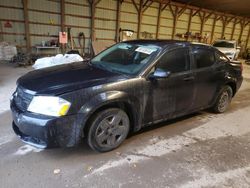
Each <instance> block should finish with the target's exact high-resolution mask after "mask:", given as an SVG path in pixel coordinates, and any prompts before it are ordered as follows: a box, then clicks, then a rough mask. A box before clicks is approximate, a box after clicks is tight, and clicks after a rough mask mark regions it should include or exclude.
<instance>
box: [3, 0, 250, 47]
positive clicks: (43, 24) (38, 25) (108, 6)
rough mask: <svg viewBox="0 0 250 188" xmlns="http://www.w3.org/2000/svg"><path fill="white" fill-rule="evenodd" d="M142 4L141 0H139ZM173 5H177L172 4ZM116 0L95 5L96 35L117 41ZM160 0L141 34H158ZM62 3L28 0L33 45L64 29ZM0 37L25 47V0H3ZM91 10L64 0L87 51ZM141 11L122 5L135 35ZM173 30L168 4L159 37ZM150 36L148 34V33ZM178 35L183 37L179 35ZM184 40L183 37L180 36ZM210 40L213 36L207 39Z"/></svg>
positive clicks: (195, 23)
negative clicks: (83, 39) (7, 25)
mask: <svg viewBox="0 0 250 188" xmlns="http://www.w3.org/2000/svg"><path fill="white" fill-rule="evenodd" d="M136 3H137V5H138V7H139V0H136ZM173 8H175V7H174V6H173ZM116 9H117V1H116V0H101V1H100V2H99V3H98V4H97V7H96V14H95V37H96V39H97V40H99V41H114V40H115V37H116V36H115V35H116V19H117V18H116V17H117V13H116ZM158 9H159V3H157V2H154V3H152V4H151V5H150V7H148V8H147V9H146V10H145V11H144V12H143V14H142V20H141V33H140V38H145V36H146V35H145V34H147V33H150V34H151V36H152V38H156V35H157V33H156V32H157V16H158ZM60 11H61V5H60V1H59V0H29V3H28V14H29V27H30V36H31V45H32V46H35V45H37V44H41V42H42V41H47V40H51V39H53V38H56V36H57V35H58V32H59V31H60V30H61V13H60ZM190 11H191V10H190V9H186V10H185V11H184V12H183V13H182V14H181V15H180V17H179V18H178V21H177V23H176V30H175V33H176V34H178V33H179V34H184V33H186V32H187V28H188V21H189V14H190ZM214 16H215V15H211V16H210V17H209V18H208V19H207V21H206V22H205V24H204V28H203V34H205V33H206V34H208V35H209V36H210V37H211V35H212V27H213V22H214ZM0 21H1V25H0V31H1V36H0V39H1V40H4V41H8V42H11V43H14V44H16V45H19V46H20V47H21V48H23V49H25V48H26V41H25V27H24V16H23V5H22V0H11V1H10V0H1V1H0ZM7 21H9V22H10V23H11V24H12V27H11V28H7V27H5V26H4V25H5V23H6V22H7ZM90 22H91V13H90V6H89V3H88V0H65V27H70V28H71V33H72V35H73V37H74V41H75V47H76V48H77V49H80V45H79V42H78V34H79V33H80V32H84V34H85V37H86V48H85V52H89V45H90V42H89V41H90V35H91V31H90V27H91V26H90V24H91V23H90ZM233 22H234V20H231V21H230V22H229V23H228V24H227V26H226V28H225V33H224V36H225V38H226V39H231V36H232V30H233V25H234V23H233ZM137 23H138V13H137V10H136V8H135V6H134V5H133V3H132V1H131V0H124V1H123V3H122V6H121V19H120V26H121V28H122V29H131V30H134V31H135V34H134V35H133V38H136V37H137V32H138V31H137V29H138V28H137ZM249 27H250V24H248V25H247V26H246V27H245V28H244V30H243V32H242V37H241V40H242V45H243V46H244V44H245V43H246V39H247V35H248V32H249V29H250V28H249ZM222 28H223V24H222V21H221V20H218V21H216V24H215V27H214V35H213V40H216V39H220V38H221V35H222V34H221V33H222ZM200 29H201V19H200V17H199V15H198V14H196V15H195V16H193V17H192V21H191V25H190V32H192V33H200ZM240 31H241V25H240V23H237V24H236V26H235V31H234V35H233V37H232V38H233V39H235V40H238V38H239V37H240ZM172 32H173V15H172V13H171V10H170V8H169V6H167V7H166V8H165V9H164V10H163V11H162V12H161V17H160V24H159V37H158V38H160V39H171V37H172ZM147 37H148V35H147ZM174 38H175V39H180V38H178V37H177V36H175V37H174ZM181 40H183V39H181ZM208 41H210V40H208ZM248 47H250V42H248Z"/></svg>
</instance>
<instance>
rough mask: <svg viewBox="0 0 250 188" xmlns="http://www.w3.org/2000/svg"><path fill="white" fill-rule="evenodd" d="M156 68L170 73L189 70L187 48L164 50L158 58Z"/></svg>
mask: <svg viewBox="0 0 250 188" xmlns="http://www.w3.org/2000/svg"><path fill="white" fill-rule="evenodd" d="M156 68H158V69H162V70H164V71H169V72H171V73H178V72H184V71H188V70H190V58H189V49H188V48H183V49H176V50H173V51H170V52H166V53H165V54H164V55H163V56H162V57H161V58H160V60H159V62H158V64H157V65H156Z"/></svg>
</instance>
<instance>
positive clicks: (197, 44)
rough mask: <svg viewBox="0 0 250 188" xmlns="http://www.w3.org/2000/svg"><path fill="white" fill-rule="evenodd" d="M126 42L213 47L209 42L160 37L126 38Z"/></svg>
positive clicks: (163, 45)
mask: <svg viewBox="0 0 250 188" xmlns="http://www.w3.org/2000/svg"><path fill="white" fill-rule="evenodd" d="M124 42H126V43H130V44H138V43H139V44H149V45H157V46H160V47H162V48H163V47H167V46H171V45H175V46H176V45H182V46H194V47H202V48H209V49H211V48H212V49H214V47H213V46H211V45H209V44H204V43H198V42H188V41H182V40H161V39H153V40H151V39H150V40H148V39H147V40H145V39H139V40H128V41H124Z"/></svg>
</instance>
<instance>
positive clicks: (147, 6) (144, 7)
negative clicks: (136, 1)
mask: <svg viewBox="0 0 250 188" xmlns="http://www.w3.org/2000/svg"><path fill="white" fill-rule="evenodd" d="M147 1H148V2H149V0H147ZM152 4H153V1H152V0H150V2H149V4H146V5H145V6H143V8H142V12H145V11H146V10H147V9H148V8H149V7H150V6H151V5H152Z"/></svg>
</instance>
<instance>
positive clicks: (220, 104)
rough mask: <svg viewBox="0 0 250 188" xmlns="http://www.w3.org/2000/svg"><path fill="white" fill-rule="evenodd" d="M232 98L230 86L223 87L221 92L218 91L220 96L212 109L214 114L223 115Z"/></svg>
mask: <svg viewBox="0 0 250 188" xmlns="http://www.w3.org/2000/svg"><path fill="white" fill-rule="evenodd" d="M232 97H233V90H232V88H231V87H230V86H224V87H223V88H222V89H221V91H220V94H219V96H218V98H217V100H216V103H215V105H214V107H213V110H214V111H215V112H216V113H223V112H225V111H226V110H227V109H228V107H229V105H230V102H231V100H232Z"/></svg>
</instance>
